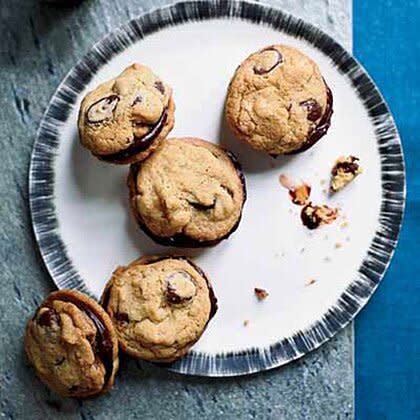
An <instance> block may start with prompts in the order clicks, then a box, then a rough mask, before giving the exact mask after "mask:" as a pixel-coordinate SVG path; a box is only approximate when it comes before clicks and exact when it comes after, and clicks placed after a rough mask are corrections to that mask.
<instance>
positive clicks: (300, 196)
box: [279, 174, 311, 206]
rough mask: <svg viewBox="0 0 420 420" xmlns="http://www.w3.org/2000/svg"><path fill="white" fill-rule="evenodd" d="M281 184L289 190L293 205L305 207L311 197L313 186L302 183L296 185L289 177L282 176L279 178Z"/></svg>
mask: <svg viewBox="0 0 420 420" xmlns="http://www.w3.org/2000/svg"><path fill="white" fill-rule="evenodd" d="M279 181H280V184H281V185H282V186H283V187H284V188H286V189H288V190H289V197H290V199H291V200H292V203H293V204H296V205H298V206H304V205H305V204H306V203H307V202H308V200H309V196H310V195H311V186H310V185H308V184H306V183H304V182H302V183H301V184H297V185H296V184H295V183H294V182H293V181H292V180H291V179H290V177H289V176H287V175H285V174H281V175H280V176H279Z"/></svg>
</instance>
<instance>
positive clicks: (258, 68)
mask: <svg viewBox="0 0 420 420" xmlns="http://www.w3.org/2000/svg"><path fill="white" fill-rule="evenodd" d="M266 52H272V53H273V54H271V56H270V59H271V60H270V62H269V63H257V64H255V65H254V68H253V70H254V73H255V74H258V75H262V74H267V73H269V72H270V71H272V70H273V69H274V68H276V67H277V66H278V65H279V64H281V63H282V62H283V56H282V55H281V53H280V51H277V50H276V49H275V48H273V47H268V48H266V49H264V50H262V51H261V53H260V55H262V54H264V53H266ZM265 55H266V54H265ZM266 58H268V57H266Z"/></svg>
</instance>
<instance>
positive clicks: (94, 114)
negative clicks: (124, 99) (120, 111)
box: [86, 95, 120, 123]
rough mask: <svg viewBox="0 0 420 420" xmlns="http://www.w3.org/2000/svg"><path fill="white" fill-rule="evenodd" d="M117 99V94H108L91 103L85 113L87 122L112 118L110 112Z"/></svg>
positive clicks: (97, 121) (112, 110)
mask: <svg viewBox="0 0 420 420" xmlns="http://www.w3.org/2000/svg"><path fill="white" fill-rule="evenodd" d="M119 100H120V98H119V97H118V96H117V95H109V96H107V97H106V98H102V99H100V100H99V101H97V102H95V103H94V104H92V105H91V106H90V107H89V109H88V110H87V113H86V114H87V120H88V122H90V123H99V122H103V121H106V120H109V119H110V118H112V113H113V112H114V109H115V107H116V106H117V104H118V102H119Z"/></svg>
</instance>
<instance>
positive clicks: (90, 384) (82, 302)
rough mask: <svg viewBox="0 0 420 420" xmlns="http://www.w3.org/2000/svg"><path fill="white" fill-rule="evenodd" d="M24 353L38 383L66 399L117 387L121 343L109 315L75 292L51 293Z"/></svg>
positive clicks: (32, 325) (30, 325)
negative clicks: (37, 378)
mask: <svg viewBox="0 0 420 420" xmlns="http://www.w3.org/2000/svg"><path fill="white" fill-rule="evenodd" d="M25 351H26V354H27V356H28V358H29V361H30V362H31V364H32V365H33V366H34V368H35V371H36V373H37V375H38V376H39V378H40V379H41V380H42V381H43V382H44V383H45V384H46V385H47V386H48V387H49V388H51V389H52V390H54V391H55V392H57V393H58V394H60V395H62V396H64V397H77V398H85V397H90V396H93V395H96V394H99V393H101V392H103V391H104V390H105V389H107V388H109V387H111V386H112V384H113V382H114V376H115V373H116V371H117V369H118V341H117V336H116V334H115V331H114V328H113V325H112V323H111V320H110V318H109V316H108V314H107V313H106V312H105V311H104V310H103V309H102V308H101V306H100V305H98V304H97V303H96V302H95V301H94V300H93V299H91V298H89V297H88V296H86V295H85V294H83V293H81V292H77V291H73V290H67V289H63V290H60V291H58V292H53V293H51V294H50V295H49V296H48V297H47V299H46V300H45V301H44V302H43V303H42V304H41V306H40V307H39V308H38V310H37V311H36V313H35V315H34V317H33V318H32V319H31V320H29V322H28V324H27V327H26V333H25Z"/></svg>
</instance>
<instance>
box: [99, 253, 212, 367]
mask: <svg viewBox="0 0 420 420" xmlns="http://www.w3.org/2000/svg"><path fill="white" fill-rule="evenodd" d="M102 304H103V306H104V308H105V309H106V311H107V312H108V313H109V315H110V317H111V320H112V322H113V324H114V326H115V330H116V332H117V335H118V339H119V343H120V347H121V349H122V350H124V351H125V352H127V353H128V354H130V355H131V356H134V357H137V358H140V359H144V360H149V361H153V362H172V361H174V360H176V359H179V358H180V357H182V356H184V355H185V353H187V351H188V350H189V349H190V348H191V346H192V345H193V344H194V343H195V342H196V341H197V340H198V339H199V338H200V337H201V335H202V334H203V332H204V330H205V328H206V326H207V324H208V322H209V320H210V319H211V318H212V317H213V316H214V314H215V313H216V310H217V300H216V298H215V296H214V293H213V289H212V288H211V285H210V283H209V281H208V279H207V278H206V275H205V274H204V272H203V271H202V270H201V269H200V268H199V267H197V266H196V265H195V264H193V263H192V262H191V261H190V260H188V259H187V258H185V257H174V256H171V257H162V256H160V257H142V258H140V259H138V260H136V261H133V262H132V263H131V264H129V265H128V266H127V267H119V268H117V270H115V271H114V273H113V275H112V278H111V280H110V281H109V282H108V284H107V286H106V287H105V291H104V293H103V296H102Z"/></svg>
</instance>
